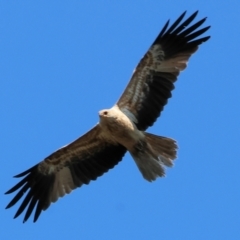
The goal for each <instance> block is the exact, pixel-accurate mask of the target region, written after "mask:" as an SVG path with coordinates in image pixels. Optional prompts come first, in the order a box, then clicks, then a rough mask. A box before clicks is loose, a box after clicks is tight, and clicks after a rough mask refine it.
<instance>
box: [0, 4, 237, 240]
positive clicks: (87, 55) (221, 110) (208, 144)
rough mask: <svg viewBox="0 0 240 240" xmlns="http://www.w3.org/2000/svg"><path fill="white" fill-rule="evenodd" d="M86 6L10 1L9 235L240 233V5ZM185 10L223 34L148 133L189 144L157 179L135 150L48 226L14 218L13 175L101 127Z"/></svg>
mask: <svg viewBox="0 0 240 240" xmlns="http://www.w3.org/2000/svg"><path fill="white" fill-rule="evenodd" d="M82 2H83V1H76V0H75V1H38V3H37V2H36V1H27V0H26V1H1V2H0V53H1V54H0V73H1V80H0V111H1V127H0V130H1V131H0V132H1V175H0V181H1V184H0V193H1V194H2V195H1V197H0V216H1V220H0V221H1V224H0V225H1V231H0V239H4V240H8V239H76V238H77V239H87V240H88V239H89V240H94V239H104V240H107V239H114V240H118V239H144V240H145V239H149V240H155V239H156V240H157V239H164V240H173V239H184V240H187V239H189V240H193V239H194V240H198V239H199V240H202V239H211V240H212V239H218V240H219V239H231V240H232V239H234V240H235V239H240V153H239V144H240V140H239V139H240V138H239V137H240V120H239V119H240V107H239V101H240V93H239V89H240V80H239V56H240V47H239V43H240V33H239V23H240V14H239V9H240V1H238V0H230V1H216V0H209V1H205V2H204V1H202V0H192V1H186V0H183V1H181V2H179V3H177V2H176V1H173V0H168V1H163V0H161V1H156V0H154V1H143V0H139V1H84V2H85V3H82ZM86 2H87V3H86ZM184 10H188V14H189V15H190V14H191V13H192V12H193V11H195V10H199V11H200V12H199V16H198V19H200V18H203V17H205V16H207V17H208V19H207V23H206V24H205V26H207V25H208V24H210V25H211V26H212V28H211V29H210V31H209V34H210V35H211V36H212V38H211V39H210V40H209V41H208V42H207V43H205V44H203V45H202V46H201V47H200V49H199V51H198V52H197V53H196V54H195V55H194V56H193V57H192V58H191V60H190V63H189V65H188V68H187V69H186V71H184V72H183V73H182V74H181V76H180V78H179V79H178V82H177V83H176V89H175V90H174V92H173V98H172V99H171V100H170V101H169V103H168V105H167V106H166V108H165V110H164V112H163V114H162V116H161V118H159V119H158V121H157V123H156V124H155V125H154V126H153V127H152V128H150V129H149V132H152V133H155V134H157V135H163V136H169V137H172V138H174V139H176V140H177V141H178V144H179V147H180V149H179V153H178V159H177V161H176V162H175V163H176V164H175V166H174V168H172V169H168V171H167V177H166V178H164V179H158V180H157V181H155V182H153V183H148V182H147V181H145V180H143V178H142V176H141V175H140V173H139V171H138V169H137V167H136V166H135V163H134V162H133V160H132V158H131V157H130V155H129V154H127V155H126V156H125V158H124V159H123V161H122V162H121V163H120V164H119V165H118V166H117V167H116V168H114V169H113V170H111V171H110V172H108V173H107V174H105V175H104V176H103V177H101V178H99V179H98V180H97V181H94V182H91V184H90V185H88V186H84V187H82V188H81V189H77V190H75V191H74V192H72V193H71V194H70V195H67V196H66V197H64V198H61V199H60V200H59V201H58V202H57V203H55V204H52V205H51V207H50V208H49V209H48V210H47V211H46V212H43V213H42V215H41V216H40V218H39V220H38V222H37V223H35V224H33V223H32V218H30V219H29V220H28V222H27V223H25V224H22V220H23V216H20V217H19V218H17V219H15V220H13V216H14V214H15V212H16V210H17V207H16V206H14V207H13V208H11V209H9V210H5V209H4V208H5V206H6V205H7V203H8V202H9V201H10V200H11V198H12V197H13V195H3V193H4V192H5V191H6V190H8V189H9V188H10V187H12V186H13V185H14V184H15V183H17V180H16V179H14V178H12V176H13V175H15V174H18V173H20V172H22V171H24V170H26V169H27V168H29V167H31V166H33V165H35V164H36V163H37V162H39V161H41V160H42V159H43V158H45V157H46V156H48V155H49V154H50V153H51V152H53V151H55V150H56V149H58V148H59V147H61V146H63V145H65V144H67V143H69V142H71V141H73V140H74V139H76V138H77V137H79V136H80V135H82V134H83V133H85V132H86V131H87V130H88V129H90V128H91V127H92V126H93V125H95V123H96V122H97V121H98V111H99V110H101V109H103V108H109V107H111V106H112V105H113V104H114V103H115V102H116V101H117V99H118V98H119V96H120V94H121V93H122V91H123V90H124V88H125V86H126V84H127V82H128V80H129V78H130V76H131V74H132V71H133V69H134V68H135V66H136V64H137V63H138V61H139V60H140V58H141V57H142V56H143V54H144V53H145V52H146V50H147V49H148V47H149V46H150V44H151V43H152V42H153V40H154V39H155V37H156V36H157V34H158V33H159V31H160V29H161V28H162V26H163V24H165V22H166V21H167V20H168V19H169V18H170V19H171V20H175V19H176V18H177V17H178V16H179V15H180V14H181V13H182V12H183V11H184ZM17 206H18V205H17Z"/></svg>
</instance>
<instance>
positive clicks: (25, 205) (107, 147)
mask: <svg viewBox="0 0 240 240" xmlns="http://www.w3.org/2000/svg"><path fill="white" fill-rule="evenodd" d="M91 131H93V130H91ZM91 131H89V132H88V133H87V134H85V135H83V136H82V137H80V138H79V139H77V140H76V141H74V142H73V143H71V144H69V145H68V146H66V147H64V148H61V149H59V150H58V151H56V152H55V153H53V154H51V155H50V156H48V157H47V158H46V159H45V160H44V161H43V162H41V163H39V164H37V165H35V166H34V167H32V168H30V169H28V170H27V171H24V172H23V173H20V174H18V175H16V176H15V177H17V178H20V177H24V178H23V179H22V180H21V181H20V182H19V183H17V184H16V185H15V186H14V187H12V188H11V189H10V190H8V191H7V192H6V194H10V193H13V192H15V191H18V192H17V194H16V195H15V197H14V198H13V199H12V201H11V202H10V203H9V204H8V205H7V207H6V208H10V207H12V206H13V205H15V204H16V203H17V202H18V201H19V200H20V199H21V198H23V201H22V203H21V205H20V207H19V208H18V210H17V212H16V214H15V216H14V218H16V217H18V216H19V215H20V214H21V213H22V212H23V211H24V210H26V213H25V216H24V220H23V222H25V221H27V220H28V218H29V217H30V215H31V214H32V212H33V210H34V208H35V213H34V222H36V221H37V219H38V217H39V215H40V214H41V212H42V210H46V209H47V208H48V207H49V206H50V204H51V202H55V201H56V200H57V198H56V199H54V196H53V195H54V194H55V193H54V192H53V191H54V184H55V182H56V181H59V179H58V178H59V177H58V176H57V174H58V173H60V174H61V171H63V169H65V168H68V169H69V170H70V176H68V177H70V179H72V182H73V186H72V187H71V190H72V189H75V188H76V187H80V186H81V185H82V184H88V183H89V182H90V181H91V180H96V179H97V177H99V176H101V175H103V174H104V173H105V172H107V171H108V170H109V169H111V168H113V167H114V166H115V165H116V164H117V163H118V162H119V161H121V159H122V157H123V156H124V154H125V152H126V149H125V147H123V146H121V145H119V144H116V145H114V144H112V143H109V142H106V141H104V140H101V141H100V142H99V145H97V146H96V144H95V143H98V139H97V136H95V135H94V136H91ZM78 142H80V143H82V144H81V145H80V146H79V145H78ZM91 144H92V145H91ZM83 145H86V149H84V148H83ZM88 145H90V147H89V146H88ZM91 146H92V147H91ZM78 148H81V151H80V152H78ZM72 150H73V152H72ZM41 164H42V165H43V164H45V165H43V166H44V167H42V168H41V167H40V165H41ZM50 167H55V170H54V171H52V172H50V170H49V169H50ZM60 177H63V176H60ZM60 180H61V179H60ZM66 187H69V186H66ZM65 193H69V192H68V191H67V190H66V192H64V194H65ZM64 194H63V195H64ZM63 195H60V196H63Z"/></svg>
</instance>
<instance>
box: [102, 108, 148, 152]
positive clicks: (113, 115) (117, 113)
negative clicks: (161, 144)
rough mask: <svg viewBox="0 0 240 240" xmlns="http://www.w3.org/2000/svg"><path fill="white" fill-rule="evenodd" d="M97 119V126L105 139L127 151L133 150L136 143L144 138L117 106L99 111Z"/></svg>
mask: <svg viewBox="0 0 240 240" xmlns="http://www.w3.org/2000/svg"><path fill="white" fill-rule="evenodd" d="M99 118H100V121H99V126H100V128H101V129H102V131H103V132H104V134H105V137H106V138H108V139H112V141H114V142H117V143H119V144H121V145H123V146H124V147H125V148H126V149H128V150H130V149H132V148H133V146H134V144H135V143H136V141H138V140H139V139H142V138H144V135H143V133H142V132H141V131H139V130H138V129H137V127H136V126H135V124H134V123H133V122H132V121H131V119H130V118H128V117H127V116H126V115H125V114H124V113H123V112H122V111H121V110H120V109H119V108H118V107H117V106H114V107H113V108H111V109H108V110H106V109H104V110H102V111H100V113H99Z"/></svg>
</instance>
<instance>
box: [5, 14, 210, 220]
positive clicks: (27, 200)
mask: <svg viewBox="0 0 240 240" xmlns="http://www.w3.org/2000/svg"><path fill="white" fill-rule="evenodd" d="M185 13H186V12H184V13H183V14H182V15H181V16H180V17H179V18H178V19H177V20H176V21H175V22H174V23H173V24H172V26H170V27H169V21H168V22H167V23H166V24H165V26H164V27H163V29H162V31H161V32H160V34H159V35H158V37H157V38H156V40H155V41H154V42H153V44H152V45H151V47H150V48H149V50H148V52H147V53H146V54H145V55H144V57H143V58H142V59H141V61H140V63H139V64H138V65H137V68H136V69H135V71H134V73H133V75H132V78H131V80H130V82H129V83H128V86H127V88H126V89H125V91H124V92H123V94H122V96H121V97H120V99H119V100H118V102H117V104H115V105H114V106H113V107H112V108H111V109H104V110H101V111H100V112H99V119H100V120H99V123H98V124H97V125H96V126H95V127H93V128H92V129H91V130H90V131H88V132H87V133H86V134H84V135H83V136H81V137H80V138H78V139H77V140H75V141H74V142H72V143H70V144H69V145H67V146H65V147H63V148H61V149H59V150H57V151H56V152H54V153H52V154H51V155H50V156H48V157H47V158H45V159H44V160H43V161H42V162H40V163H38V164H37V165H35V166H34V167H32V168H30V169H28V170H26V171H25V172H23V173H20V174H18V175H16V176H15V177H17V178H19V177H24V178H23V179H22V180H21V181H20V182H19V183H18V184H17V185H15V186H14V187H13V188H11V189H10V190H9V191H7V192H6V194H9V193H12V192H14V191H16V190H19V191H18V193H17V194H16V196H15V197H14V198H13V199H12V201H11V202H10V203H9V204H8V205H7V208H10V207H12V206H13V205H14V204H15V203H16V202H17V201H19V200H20V198H22V196H23V195H24V194H25V193H26V196H25V197H24V200H23V201H22V203H21V205H20V207H19V209H18V211H17V212H16V214H15V217H14V218H16V217H18V216H19V215H20V214H21V213H22V212H23V211H24V209H26V213H25V217H24V222H25V221H27V219H28V218H29V216H30V215H31V213H32V211H33V209H34V207H36V210H35V214H34V222H35V221H37V219H38V217H39V215H40V213H41V212H42V210H46V209H47V208H48V207H49V206H50V204H51V203H52V202H56V201H57V200H58V198H59V197H62V196H64V195H65V194H66V193H70V192H71V191H72V190H73V189H75V188H77V187H81V186H82V185H83V184H88V183H89V182H90V181H91V180H96V179H97V178H98V177H99V176H101V175H103V174H104V173H105V172H107V171H108V170H109V169H111V168H113V167H114V166H115V165H117V164H118V163H119V162H120V161H121V159H122V158H123V156H124V154H125V153H126V152H127V151H129V153H130V154H131V156H132V158H133V159H134V161H135V163H136V164H137V167H138V168H139V170H140V172H141V174H142V175H143V177H144V178H145V179H146V180H148V181H150V182H151V181H154V180H155V179H156V178H157V177H162V176H164V168H165V167H171V166H172V165H173V160H174V159H175V158H176V150H177V145H176V142H175V141H174V140H173V139H170V138H166V137H161V136H156V135H153V134H150V133H146V132H145V130H146V129H147V128H148V127H149V126H152V125H153V123H154V122H155V121H156V119H157V118H158V116H159V115H160V112H161V111H162V110H163V107H164V106H165V105H166V103H167V101H168V98H170V97H171V96H172V95H171V91H172V90H173V89H174V83H175V81H176V80H177V76H178V75H179V73H180V71H182V70H184V69H185V68H186V66H187V62H188V59H189V58H190V56H191V55H192V54H193V53H194V52H196V51H197V49H198V46H199V45H200V44H202V43H203V42H206V41H207V40H208V39H209V38H210V37H209V36H207V37H201V38H198V37H199V36H201V35H202V34H203V33H204V32H206V31H207V30H208V29H209V28H210V27H209V26H208V27H204V28H201V29H198V28H199V27H200V26H201V25H202V24H203V23H204V22H205V20H206V18H204V19H202V20H200V21H198V22H197V23H195V24H193V25H191V26H189V25H190V23H191V22H192V21H193V20H194V18H195V17H196V15H197V12H195V13H194V14H193V15H191V16H190V17H189V18H188V19H186V20H185V21H184V22H182V20H183V18H184V16H185ZM181 22H182V23H181Z"/></svg>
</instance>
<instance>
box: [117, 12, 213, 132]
mask: <svg viewBox="0 0 240 240" xmlns="http://www.w3.org/2000/svg"><path fill="white" fill-rule="evenodd" d="M197 13H198V12H195V13H194V14H192V15H191V16H190V17H189V18H187V19H186V20H185V21H183V18H184V17H185V14H186V12H184V13H183V14H182V15H181V16H180V17H179V18H178V19H177V20H176V21H175V22H174V23H173V24H172V25H171V26H170V27H169V21H167V23H166V24H165V25H164V27H163V29H162V30H161V32H160V33H159V35H158V36H157V38H156V39H155V41H154V42H153V44H152V45H151V47H150V49H149V51H148V52H147V53H146V54H145V56H144V57H143V59H141V61H140V63H139V64H138V66H137V68H136V70H135V72H134V74H133V76H132V78H131V80H130V82H129V84H128V86H127V88H126V89H125V91H124V93H123V95H122V96H121V98H120V99H119V101H118V103H117V105H118V106H119V107H120V109H122V110H123V111H125V112H126V111H128V112H130V113H132V114H133V115H134V116H135V118H136V121H135V122H136V125H137V127H138V129H139V130H142V131H144V130H146V129H147V128H148V127H149V126H152V125H153V123H154V122H155V121H156V119H157V118H158V117H159V116H160V113H161V111H162V110H163V108H164V106H165V105H166V104H167V102H168V99H169V98H170V97H171V96H172V94H171V91H172V90H173V89H174V82H175V81H176V80H177V76H178V75H179V73H180V71H182V70H183V69H184V68H185V66H184V65H186V63H187V60H188V59H189V58H190V56H191V55H192V54H193V53H194V52H195V51H196V50H197V48H198V46H199V45H200V44H201V43H203V42H205V41H207V40H208V39H209V38H210V37H209V36H207V37H202V38H198V37H199V36H200V35H202V34H203V33H204V32H206V31H207V30H208V29H209V28H210V27H209V26H208V27H205V28H202V29H200V30H198V28H199V27H200V26H201V25H202V24H203V23H204V22H205V20H206V18H204V19H202V20H200V21H198V22H197V23H195V24H193V25H191V26H190V24H191V22H192V21H193V20H194V19H195V17H196V16H197ZM182 21H183V22H182ZM181 22H182V23H181ZM157 47H159V48H157ZM159 49H160V50H161V51H162V52H160V51H159ZM157 51H159V52H157ZM154 54H155V55H154ZM154 56H155V58H154ZM156 56H157V58H156ZM180 57H181V58H185V59H184V61H185V63H181V61H180V60H179V58H180ZM153 61H155V63H156V64H155V65H154V63H153ZM171 61H172V62H171ZM174 61H175V62H176V63H175V64H176V65H174ZM166 66H168V67H169V69H166ZM170 67H172V68H170ZM137 84H139V88H141V91H140V90H139V91H140V93H136V91H135V89H136V87H135V86H136V85H137ZM134 94H135V95H137V94H138V96H137V97H138V100H134V98H136V96H135V95H134Z"/></svg>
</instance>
